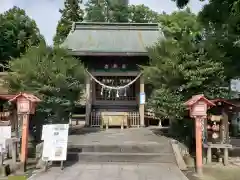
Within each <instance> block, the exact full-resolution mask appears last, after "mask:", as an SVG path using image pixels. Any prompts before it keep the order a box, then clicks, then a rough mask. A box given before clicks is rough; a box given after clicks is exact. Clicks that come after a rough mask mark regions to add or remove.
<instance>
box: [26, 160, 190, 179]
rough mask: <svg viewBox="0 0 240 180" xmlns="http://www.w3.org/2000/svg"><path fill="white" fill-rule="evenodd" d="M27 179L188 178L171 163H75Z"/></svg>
mask: <svg viewBox="0 0 240 180" xmlns="http://www.w3.org/2000/svg"><path fill="white" fill-rule="evenodd" d="M29 180H188V179H187V178H186V177H185V176H184V175H183V173H182V172H181V171H180V170H179V169H178V167H177V166H176V165H172V164H121V163H111V164H80V163H78V164H75V165H73V166H71V167H66V168H65V169H64V170H61V169H60V168H59V167H53V168H51V169H49V170H48V171H47V172H44V173H39V174H37V175H35V176H33V177H31V178H29Z"/></svg>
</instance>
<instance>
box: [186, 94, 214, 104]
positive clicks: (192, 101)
mask: <svg viewBox="0 0 240 180" xmlns="http://www.w3.org/2000/svg"><path fill="white" fill-rule="evenodd" d="M199 100H204V101H205V102H206V103H207V104H208V105H210V106H215V104H214V102H212V101H210V100H208V99H207V98H205V96H204V94H198V95H194V96H192V98H190V99H189V100H188V101H186V102H185V103H184V105H186V106H192V105H193V104H195V103H196V102H198V101H199Z"/></svg>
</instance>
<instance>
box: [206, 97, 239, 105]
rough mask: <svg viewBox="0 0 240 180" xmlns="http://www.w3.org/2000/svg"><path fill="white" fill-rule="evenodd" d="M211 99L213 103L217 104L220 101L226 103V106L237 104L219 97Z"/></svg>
mask: <svg viewBox="0 0 240 180" xmlns="http://www.w3.org/2000/svg"><path fill="white" fill-rule="evenodd" d="M211 101H212V102H213V103H215V104H217V103H218V102H221V103H223V104H226V105H228V106H233V107H237V105H235V104H233V103H231V102H229V101H228V100H225V99H221V98H219V99H213V100H211Z"/></svg>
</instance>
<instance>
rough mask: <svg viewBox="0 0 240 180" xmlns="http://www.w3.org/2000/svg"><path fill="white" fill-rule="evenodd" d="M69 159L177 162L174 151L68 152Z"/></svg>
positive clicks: (80, 160) (79, 160)
mask: <svg viewBox="0 0 240 180" xmlns="http://www.w3.org/2000/svg"><path fill="white" fill-rule="evenodd" d="M67 161H75V162H76V161H78V162H86V163H87V162H98V163H104V162H134V163H174V164H175V163H176V160H175V156H174V155H173V154H172V153H103V152H102V153H95V152H82V153H71V152H68V154H67Z"/></svg>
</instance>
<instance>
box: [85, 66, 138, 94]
mask: <svg viewBox="0 0 240 180" xmlns="http://www.w3.org/2000/svg"><path fill="white" fill-rule="evenodd" d="M86 72H87V73H88V74H89V76H90V77H91V78H92V79H93V80H94V81H95V82H96V83H98V84H99V85H100V86H102V87H104V88H108V89H114V90H120V89H125V88H126V87H128V86H131V85H132V84H133V83H135V82H136V81H137V79H138V78H139V77H140V76H141V75H142V73H139V75H138V76H137V77H136V78H135V79H134V80H132V81H131V82H129V83H128V84H126V85H124V86H116V87H114V86H108V85H105V84H103V83H101V82H100V81H99V80H97V79H96V78H95V77H94V76H93V75H92V74H91V73H90V72H88V71H87V70H86Z"/></svg>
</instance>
